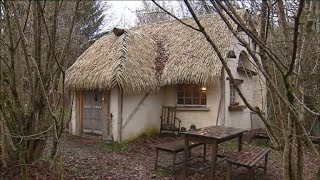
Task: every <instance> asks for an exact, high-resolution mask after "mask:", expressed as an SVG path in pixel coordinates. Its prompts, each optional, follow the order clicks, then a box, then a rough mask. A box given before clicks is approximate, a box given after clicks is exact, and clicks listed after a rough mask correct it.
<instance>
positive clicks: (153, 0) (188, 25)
mask: <svg viewBox="0 0 320 180" xmlns="http://www.w3.org/2000/svg"><path fill="white" fill-rule="evenodd" d="M152 2H153V3H154V4H155V5H157V6H158V7H159V8H160V9H161V10H162V11H164V12H166V13H167V14H169V15H170V16H171V17H173V18H174V19H176V20H178V21H179V22H180V23H182V24H183V25H185V26H187V27H189V28H191V29H193V30H195V31H199V32H201V30H200V29H197V28H195V27H193V26H191V25H190V24H187V23H185V22H183V21H182V20H181V19H179V18H178V17H176V16H175V15H173V14H172V13H170V12H169V11H167V10H166V9H164V8H163V7H162V6H160V5H159V4H158V3H157V2H156V1H155V0H152Z"/></svg>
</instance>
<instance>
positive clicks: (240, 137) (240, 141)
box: [238, 133, 243, 151]
mask: <svg viewBox="0 0 320 180" xmlns="http://www.w3.org/2000/svg"><path fill="white" fill-rule="evenodd" d="M242 136H243V134H242V133H241V135H240V136H239V142H238V151H241V150H242Z"/></svg>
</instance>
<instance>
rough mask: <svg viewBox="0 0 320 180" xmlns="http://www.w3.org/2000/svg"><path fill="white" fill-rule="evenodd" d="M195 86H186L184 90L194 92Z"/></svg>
mask: <svg viewBox="0 0 320 180" xmlns="http://www.w3.org/2000/svg"><path fill="white" fill-rule="evenodd" d="M192 88H193V86H192V85H185V87H184V89H185V91H192Z"/></svg>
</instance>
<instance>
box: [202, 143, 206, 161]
mask: <svg viewBox="0 0 320 180" xmlns="http://www.w3.org/2000/svg"><path fill="white" fill-rule="evenodd" d="M206 157H207V145H206V144H203V161H206Z"/></svg>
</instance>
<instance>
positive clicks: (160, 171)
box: [157, 168, 172, 177]
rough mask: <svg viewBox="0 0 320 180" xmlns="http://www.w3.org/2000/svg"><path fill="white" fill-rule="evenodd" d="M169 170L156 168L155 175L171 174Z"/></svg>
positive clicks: (164, 175)
mask: <svg viewBox="0 0 320 180" xmlns="http://www.w3.org/2000/svg"><path fill="white" fill-rule="evenodd" d="M171 175H172V174H171V171H169V170H167V169H161V168H159V169H158V170H157V176H160V177H168V176H171Z"/></svg>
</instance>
